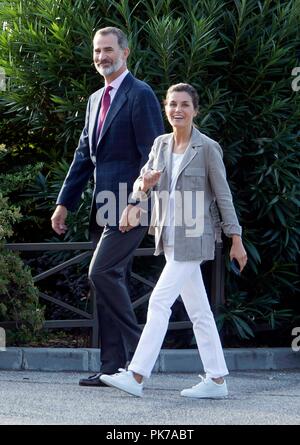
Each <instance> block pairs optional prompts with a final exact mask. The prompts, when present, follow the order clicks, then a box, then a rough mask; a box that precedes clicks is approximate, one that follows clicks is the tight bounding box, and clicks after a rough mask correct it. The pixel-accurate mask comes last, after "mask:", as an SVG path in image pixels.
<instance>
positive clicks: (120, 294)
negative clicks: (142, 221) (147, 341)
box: [89, 226, 147, 374]
mask: <svg viewBox="0 0 300 445" xmlns="http://www.w3.org/2000/svg"><path fill="white" fill-rule="evenodd" d="M146 232H147V227H141V226H139V227H136V228H135V229H132V230H130V231H129V232H126V233H122V232H120V231H119V230H118V228H116V227H113V228H111V227H109V226H106V227H105V228H104V230H103V232H102V235H101V238H100V241H99V242H98V244H97V247H96V249H95V252H94V255H93V258H92V261H91V264H90V268H89V280H90V282H91V285H92V287H93V290H94V292H95V295H96V300H97V310H98V321H99V327H100V348H101V356H100V359H101V369H100V372H101V373H105V374H113V373H115V372H117V370H118V368H120V367H124V366H125V363H126V362H127V361H130V360H131V358H132V354H133V352H134V351H135V349H136V346H137V344H138V341H139V338H140V335H141V329H140V328H139V327H138V324H137V320H136V317H135V314H134V311H133V308H132V303H131V299H130V292H129V279H130V273H131V265H132V259H133V255H134V251H135V249H136V248H137V247H138V246H139V244H140V243H141V241H142V239H143V238H144V236H145V234H146ZM92 238H93V241H94V242H95V241H96V238H97V235H96V234H94V235H93V236H92ZM125 339H126V340H125Z"/></svg>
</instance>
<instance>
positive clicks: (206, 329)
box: [100, 84, 247, 398]
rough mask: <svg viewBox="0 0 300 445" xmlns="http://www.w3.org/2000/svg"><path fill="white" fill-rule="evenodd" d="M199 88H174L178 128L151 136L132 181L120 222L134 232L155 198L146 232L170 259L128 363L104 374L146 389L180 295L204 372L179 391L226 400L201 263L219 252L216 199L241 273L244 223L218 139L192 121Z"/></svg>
mask: <svg viewBox="0 0 300 445" xmlns="http://www.w3.org/2000/svg"><path fill="white" fill-rule="evenodd" d="M198 101H199V99H198V94H197V92H196V90H195V89H194V88H193V87H192V86H191V85H189V84H177V85H173V86H171V87H170V88H169V90H168V92H167V97H166V100H165V112H166V115H167V118H168V121H169V123H170V124H171V126H172V129H173V132H172V133H171V134H166V135H162V136H159V137H158V138H156V140H155V141H154V144H153V147H152V150H151V153H150V155H149V160H148V162H147V164H146V165H145V166H144V167H143V168H142V170H141V174H140V177H139V178H138V179H137V181H136V182H135V185H134V191H133V199H135V200H138V201H139V202H140V205H138V206H132V205H129V206H128V207H127V209H125V211H124V212H123V215H122V217H121V220H120V225H119V226H120V230H121V231H122V232H126V231H128V230H131V229H132V227H134V226H135V225H136V223H137V221H138V222H140V221H141V215H142V207H143V202H147V200H148V199H149V197H150V196H152V198H153V201H154V207H153V211H152V215H151V223H150V229H149V232H150V233H152V234H154V235H155V247H156V250H155V254H156V255H158V254H159V253H160V252H162V251H163V252H164V254H165V257H166V265H165V267H164V269H163V271H162V273H161V276H160V278H159V280H158V282H157V284H156V286H155V288H154V290H153V292H152V295H151V297H150V300H149V307H148V314H147V322H146V325H145V327H144V330H143V332H142V335H141V338H140V341H139V344H138V346H137V349H136V351H135V354H134V356H133V359H132V361H131V363H130V365H129V367H128V370H123V369H120V372H119V373H116V374H114V375H102V376H101V377H100V379H101V380H102V381H103V382H105V383H106V384H108V385H110V386H114V387H116V388H119V389H121V390H123V391H125V392H127V393H129V394H132V395H135V396H139V397H141V396H142V395H143V378H144V377H150V375H151V371H152V369H153V367H154V364H155V362H156V359H157V357H158V354H159V351H160V348H161V345H162V343H163V340H164V337H165V334H166V332H167V328H168V322H169V318H170V315H171V306H172V305H173V303H174V301H175V300H176V298H177V297H178V295H179V294H180V295H181V297H182V300H183V303H184V305H185V308H186V310H187V313H188V315H189V317H190V319H191V321H192V323H193V330H194V334H195V338H196V342H197V346H198V350H199V354H200V357H201V360H202V363H203V367H204V371H205V374H206V376H205V378H204V377H202V376H200V377H201V381H200V383H198V384H197V385H195V386H193V387H192V388H188V389H184V390H183V391H181V395H182V396H184V397H196V398H222V397H226V396H227V394H228V390H227V385H226V381H225V379H224V376H225V375H227V374H228V370H227V367H226V363H225V359H224V354H223V351H222V346H221V342H220V338H219V334H218V331H217V327H216V324H215V321H214V317H213V314H212V312H211V309H210V305H209V302H208V299H207V294H206V290H205V287H204V284H203V279H202V275H201V269H200V267H199V265H200V263H201V262H202V261H204V260H212V259H213V258H214V246H215V235H214V224H213V219H212V215H211V206H212V205H213V204H214V202H215V200H216V202H217V204H218V207H219V210H220V212H221V217H222V223H221V226H222V228H223V231H224V233H225V235H227V236H228V237H231V239H232V247H231V250H230V259H233V258H235V259H236V260H237V262H238V263H239V267H240V271H242V270H243V268H244V267H245V265H246V262H247V255H246V251H245V249H244V246H243V243H242V240H241V232H242V230H241V226H240V225H239V223H238V219H237V216H236V213H235V209H234V206H233V202H232V195H231V192H230V189H229V186H228V183H227V180H226V171H225V167H224V163H223V160H222V149H221V148H220V146H219V144H218V143H217V142H215V141H213V140H212V139H210V138H208V137H207V136H205V135H204V134H202V133H200V131H198V130H197V129H196V128H195V127H194V125H193V119H194V117H195V116H196V115H197V112H198V107H199V104H198Z"/></svg>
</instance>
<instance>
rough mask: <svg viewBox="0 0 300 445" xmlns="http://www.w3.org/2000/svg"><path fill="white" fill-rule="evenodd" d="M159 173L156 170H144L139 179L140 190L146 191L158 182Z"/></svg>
mask: <svg viewBox="0 0 300 445" xmlns="http://www.w3.org/2000/svg"><path fill="white" fill-rule="evenodd" d="M161 173H162V172H160V171H158V170H148V171H146V172H145V173H144V174H143V176H142V179H141V186H140V190H141V191H142V192H145V193H146V192H147V191H148V190H149V189H151V188H152V187H154V186H155V185H156V184H157V183H158V181H159V178H160V175H161Z"/></svg>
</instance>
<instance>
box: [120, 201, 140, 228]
mask: <svg viewBox="0 0 300 445" xmlns="http://www.w3.org/2000/svg"><path fill="white" fill-rule="evenodd" d="M141 212H142V210H141V208H140V207H139V206H133V205H131V204H129V205H128V206H127V207H126V208H125V209H124V210H123V213H122V216H121V218H120V221H119V230H120V232H122V233H124V232H129V230H131V229H133V228H134V227H136V226H138V225H139V223H140V217H141Z"/></svg>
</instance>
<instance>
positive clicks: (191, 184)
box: [184, 167, 205, 190]
mask: <svg viewBox="0 0 300 445" xmlns="http://www.w3.org/2000/svg"><path fill="white" fill-rule="evenodd" d="M184 182H185V187H184V189H185V190H203V188H204V184H205V168H204V167H187V168H186V169H185V170H184Z"/></svg>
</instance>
